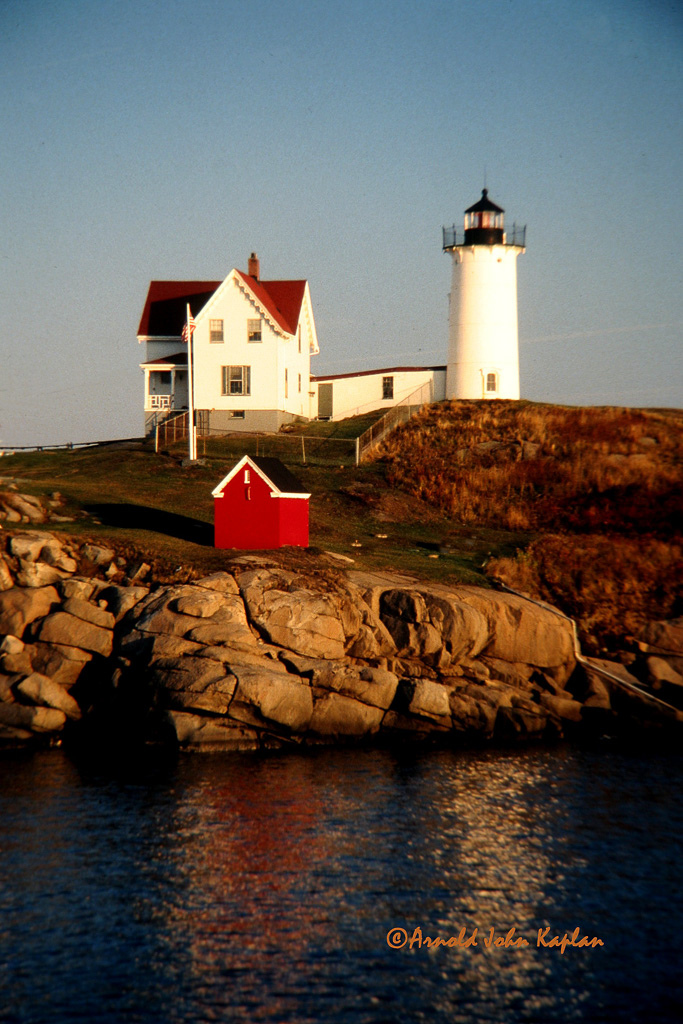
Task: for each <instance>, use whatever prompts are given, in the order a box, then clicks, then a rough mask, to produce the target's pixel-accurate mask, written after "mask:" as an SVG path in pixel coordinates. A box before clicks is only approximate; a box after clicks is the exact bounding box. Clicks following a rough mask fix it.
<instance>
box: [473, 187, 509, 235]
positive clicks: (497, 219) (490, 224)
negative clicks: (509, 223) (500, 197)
mask: <svg viewBox="0 0 683 1024" xmlns="http://www.w3.org/2000/svg"><path fill="white" fill-rule="evenodd" d="M504 220H505V210H503V209H502V207H500V206H496V204H495V203H492V202H491V200H490V199H489V193H488V189H486V188H485V189H483V190H482V193H481V199H480V200H479V202H477V203H474V205H473V206H470V207H469V208H468V209H467V210H465V245H502V244H503V242H504V240H505V239H504V235H503V231H504V227H505V224H504Z"/></svg>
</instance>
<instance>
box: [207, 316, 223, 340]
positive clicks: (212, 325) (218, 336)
mask: <svg viewBox="0 0 683 1024" xmlns="http://www.w3.org/2000/svg"><path fill="white" fill-rule="evenodd" d="M209 341H210V342H211V344H212V345H219V344H221V342H222V341H223V321H222V320H209Z"/></svg>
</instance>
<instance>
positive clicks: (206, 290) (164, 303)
mask: <svg viewBox="0 0 683 1024" xmlns="http://www.w3.org/2000/svg"><path fill="white" fill-rule="evenodd" d="M221 284H222V282H221V281H152V282H151V283H150V286H149V291H148V292H147V299H146V301H145V308H144V309H143V311H142V317H141V319H140V326H139V327H138V336H143V337H152V338H153V337H157V338H159V337H161V338H169V337H170V338H179V337H180V336H181V334H182V331H183V324H184V323H185V318H186V316H187V309H186V306H187V304H188V302H189V304H190V309H191V310H192V315H193V316H196V315H197V313H198V312H199V310H200V309H203V308H204V306H205V305H206V304H207V302H208V301H209V299H210V298H211V296H212V295H213V293H214V292H215V291H216V288H219V287H220V285H221Z"/></svg>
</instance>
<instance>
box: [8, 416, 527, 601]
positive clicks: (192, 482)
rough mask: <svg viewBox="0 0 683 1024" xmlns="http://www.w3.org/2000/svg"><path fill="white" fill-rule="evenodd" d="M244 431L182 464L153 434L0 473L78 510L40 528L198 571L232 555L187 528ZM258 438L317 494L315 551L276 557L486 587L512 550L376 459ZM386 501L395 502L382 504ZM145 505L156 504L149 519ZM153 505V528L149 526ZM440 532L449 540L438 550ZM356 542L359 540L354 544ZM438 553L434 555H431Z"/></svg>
mask: <svg viewBox="0 0 683 1024" xmlns="http://www.w3.org/2000/svg"><path fill="white" fill-rule="evenodd" d="M358 419H361V418H358ZM362 419H364V420H366V419H367V417H363V418H362ZM317 426H320V427H324V428H327V430H328V434H329V433H333V432H334V428H335V427H337V425H336V424H318V425H317ZM352 429H353V430H355V431H356V432H357V430H358V425H357V424H355V425H354V426H353V428H351V427H350V426H349V424H348V423H347V424H346V426H345V427H343V429H340V430H339V431H338V432H339V433H346V434H347V436H348V434H349V433H351V436H355V435H354V434H353V433H352ZM299 436H300V435H299ZM246 440H247V439H244V438H234V437H233V438H229V439H228V438H220V439H212V440H210V441H209V443H208V444H207V452H206V455H204V454H203V453H202V451H201V443H200V452H199V454H200V456H201V458H202V459H203V460H205V463H206V464H205V465H203V466H200V465H197V466H192V467H183V466H182V465H181V462H182V459H183V458H184V456H185V454H186V451H185V446H184V445H177V446H175V447H174V449H173V450H170V451H168V452H165V453H159V454H155V453H154V451H153V448H151V447H150V446H149V445H145V446H141V447H140V446H139V447H132V446H131V447H125V448H117V447H103V448H85V449H76V450H73V451H57V452H32V453H25V454H17V455H12V456H7V457H5V458H3V459H2V461H1V462H0V474H2V476H3V477H4V479H5V484H4V485H1V486H6V484H7V478H13V479H14V480H15V482H16V483H17V486H18V488H19V490H20V491H26V492H27V493H32V494H41V495H49V494H51V493H52V492H53V491H59V492H60V493H61V494H62V496H63V498H64V500H65V503H66V504H65V505H64V507H63V508H60V509H59V510H58V511H59V514H63V515H69V516H73V517H75V518H74V522H71V523H61V524H49V525H48V526H47V527H46V528H48V529H50V530H53V531H54V532H56V533H66V534H72V535H76V536H78V537H79V538H82V539H86V538H87V539H90V540H94V541H96V542H97V541H99V542H105V541H106V542H108V543H110V544H112V545H113V546H114V547H116V548H117V550H118V551H119V552H120V553H121V554H124V555H127V556H128V557H140V558H146V560H147V561H149V560H150V558H151V559H152V560H153V562H154V565H155V568H156V569H157V571H158V575H159V576H160V578H170V577H173V576H174V574H176V575H179V576H188V575H191V574H193V573H200V574H201V573H202V572H209V571H214V570H216V569H218V568H222V567H225V566H226V565H228V564H229V563H230V561H231V560H232V558H234V557H235V555H236V554H239V553H237V552H227V551H217V550H215V549H214V548H213V547H210V546H207V545H206V544H202V543H197V542H195V541H193V540H192V539H191V536H192V530H193V529H194V527H193V525H192V524H193V523H204V524H206V525H207V527H208V526H210V525H211V524H212V523H213V498H212V496H211V491H212V490H213V488H214V487H215V486H216V484H217V483H218V482H219V481H220V479H221V478H222V476H224V475H225V473H227V472H228V470H229V469H230V468H231V467H232V465H234V463H235V461H236V460H237V459H238V458H239V457H241V456H242V455H243V454H245V452H248V451H249V445H248V444H245V441H246ZM274 440H275V441H277V440H278V439H277V438H275V439H274ZM285 440H286V442H287V443H290V442H293V443H294V444H296V441H295V439H294V438H292V437H291V436H287V435H285ZM344 443H345V444H347V445H348V440H345V442H344ZM259 448H260V451H261V453H262V454H280V457H281V458H283V461H285V462H286V463H287V464H288V465H289V467H290V468H291V469H292V471H293V472H294V473H295V474H296V475H297V476H298V477H299V479H300V480H301V482H302V483H303V484H304V486H305V487H306V488H307V489H308V490H310V492H311V494H312V497H311V504H310V544H311V552H309V553H305V552H297V551H292V550H291V549H288V550H287V551H285V552H282V553H280V554H279V555H277V556H276V557H277V559H278V560H280V561H282V560H284V561H285V562H287V563H289V564H292V565H300V566H303V567H307V568H313V567H314V566H315V562H316V559H315V555H314V554H313V552H315V551H318V552H320V551H332V552H335V553H337V554H341V555H344V556H346V557H348V558H352V559H353V560H354V567H355V568H362V569H368V570H372V569H375V570H380V569H385V570H395V571H400V572H403V573H410V574H413V575H415V576H418V577H424V578H429V579H437V580H443V581H450V582H470V583H472V582H477V583H480V584H481V585H483V586H486V585H487V580H486V577H485V575H484V572H483V569H482V563H483V562H484V561H485V560H486V558H488V557H489V555H491V554H494V555H499V556H503V555H506V554H511V553H512V552H513V551H514V547H515V538H514V536H513V535H512V534H509V533H500V532H497V531H492V530H484V531H479V532H478V531H472V530H468V531H465V533H466V535H465V534H463V535H462V536H460V534H459V533H458V530H457V528H456V527H455V526H454V524H453V523H452V522H451V521H450V520H449V519H447V518H446V517H444V516H443V515H442V514H441V513H438V512H434V511H433V510H431V509H429V508H428V507H427V506H424V507H423V506H422V503H420V502H417V503H416V502H415V500H414V499H412V498H409V497H408V496H404V495H401V494H400V493H398V492H396V491H394V490H393V489H392V488H390V487H389V486H388V484H387V483H386V481H385V479H384V471H383V467H382V465H381V464H380V463H373V464H369V465H361V466H360V467H356V466H355V465H354V464H353V460H351V459H348V458H347V459H346V460H345V461H343V462H333V463H330V462H329V461H323V462H321V463H319V464H316V463H315V460H313V461H312V462H311V461H310V460H309V461H308V462H307V464H306V465H302V464H301V451H300V448H296V449H294V450H295V451H296V454H297V456H298V458H296V459H291V458H289V459H288V458H286V457H283V455H282V454H281V453H279V452H277V451H273V450H270V449H272V445H269V444H268V439H264V438H261V439H260V440H259ZM264 448H265V451H264ZM387 502H388V503H389V504H390V506H391V508H390V510H389V514H387V511H386V508H385V506H386V504H387ZM102 506H105V508H104V510H103V508H102ZM146 510H153V511H152V515H151V519H152V521H151V522H150V514H149V513H148V512H147V511H146ZM164 514H170V516H171V517H180V520H179V521H176V520H172V523H171V526H172V527H173V528H174V529H175V527H178V526H180V527H181V530H180V532H184V533H185V536H183V537H180V536H175V535H173V532H174V531H173V530H171V531H169V530H168V523H167V522H165V521H164ZM122 515H124V516H125V521H124V522H121V519H122ZM155 515H156V516H157V519H158V528H155V527H154V516H155ZM188 521H189V522H188ZM175 532H178V531H177V530H176V531H175ZM378 534H386V535H387V536H386V538H382V537H378V536H377V535H378ZM447 537H448V539H449V548H448V551H447V552H446V551H439V547H440V545H441V543H442V542H443V540H444V538H447ZM354 542H359V543H360V544H361V545H362V546H361V547H356V546H354ZM435 554H436V555H438V558H433V557H430V555H432V556H433V555H435ZM274 557H275V556H274Z"/></svg>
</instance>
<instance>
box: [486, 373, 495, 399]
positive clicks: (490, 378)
mask: <svg viewBox="0 0 683 1024" xmlns="http://www.w3.org/2000/svg"><path fill="white" fill-rule="evenodd" d="M491 384H493V387H491ZM485 387H486V394H487V395H495V394H497V393H498V374H497V373H495V372H493V371H491V372H490V373H487V374H486V381H485Z"/></svg>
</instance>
